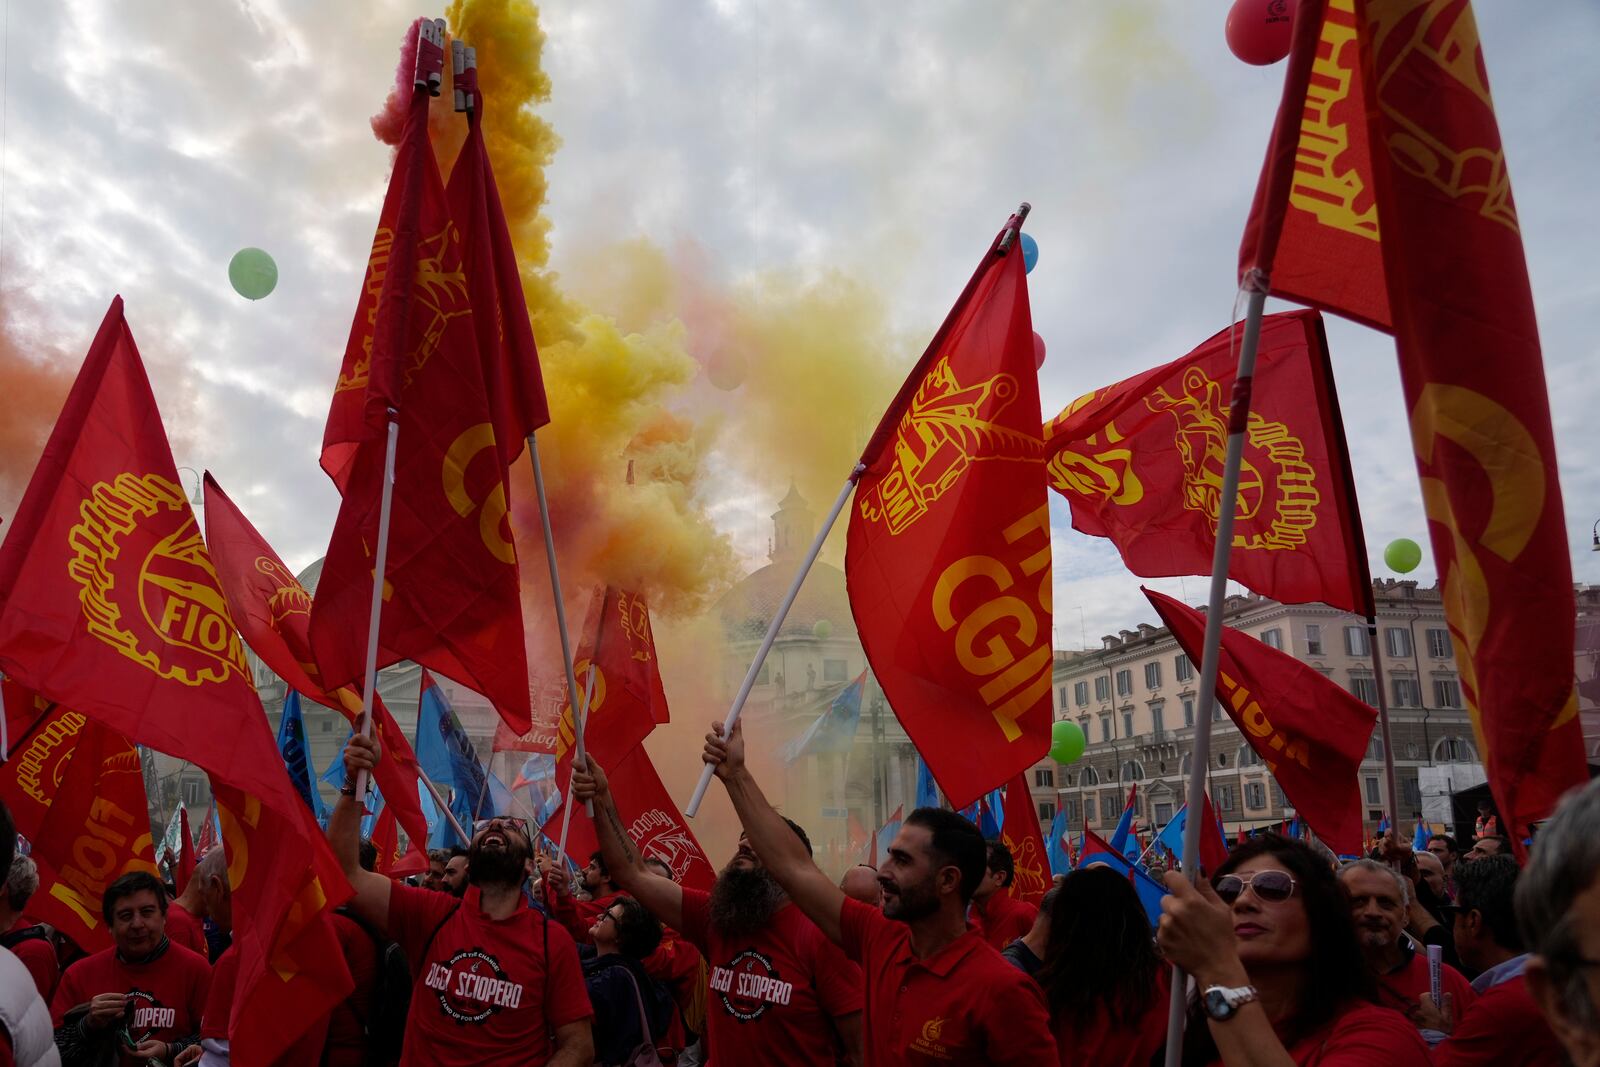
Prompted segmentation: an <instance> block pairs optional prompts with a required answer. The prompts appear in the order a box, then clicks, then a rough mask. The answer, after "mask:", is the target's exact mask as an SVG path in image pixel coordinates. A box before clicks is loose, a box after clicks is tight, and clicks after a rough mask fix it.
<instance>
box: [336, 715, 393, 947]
mask: <svg viewBox="0 0 1600 1067" xmlns="http://www.w3.org/2000/svg"><path fill="white" fill-rule="evenodd" d="M377 765H378V742H376V741H374V740H373V739H372V738H370V737H363V736H362V735H360V734H353V735H352V736H351V738H350V740H349V741H348V742H347V743H346V744H345V746H344V780H345V788H346V789H350V790H351V792H349V793H347V792H345V791H344V790H340V791H339V801H338V803H336V804H335V805H334V806H333V813H332V814H331V815H329V816H328V844H329V846H330V847H332V849H333V854H334V855H335V856H337V857H338V858H339V865H340V866H341V867H343V868H344V876H345V877H346V878H348V879H349V880H350V886H351V888H353V889H354V890H355V891H356V895H355V896H354V897H352V898H350V906H351V908H353V909H354V910H355V912H356V914H358V915H360V916H361V918H363V919H365V920H366V921H367V922H369V923H371V924H372V925H374V926H376V927H377V928H378V929H380V930H387V929H388V928H389V888H390V886H389V879H387V878H385V877H384V876H383V875H381V874H374V873H373V872H372V871H368V870H363V869H362V867H361V808H360V806H359V805H357V804H356V799H355V796H354V795H353V794H354V784H355V780H356V774H357V773H358V772H360V771H362V770H365V771H367V772H368V774H369V775H370V774H371V772H372V768H374V767H376V766H377Z"/></svg>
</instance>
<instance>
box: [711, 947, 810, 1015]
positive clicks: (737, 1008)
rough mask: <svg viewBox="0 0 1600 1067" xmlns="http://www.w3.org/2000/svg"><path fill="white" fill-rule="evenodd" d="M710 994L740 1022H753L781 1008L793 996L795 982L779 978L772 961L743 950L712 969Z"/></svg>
mask: <svg viewBox="0 0 1600 1067" xmlns="http://www.w3.org/2000/svg"><path fill="white" fill-rule="evenodd" d="M711 991H712V992H713V993H715V994H717V996H718V997H719V998H720V999H721V1000H722V1007H723V1009H724V1010H725V1011H726V1012H727V1013H728V1014H729V1015H731V1016H733V1017H734V1018H735V1019H738V1020H739V1021H740V1022H744V1023H749V1022H755V1021H756V1020H757V1019H759V1018H761V1017H762V1016H763V1015H765V1014H766V1013H767V1011H768V1010H769V1009H770V1008H771V1007H772V1006H773V1005H774V1004H777V1005H780V1006H781V1005H784V1004H787V1003H789V1001H790V1000H791V999H792V998H793V997H794V983H793V982H785V981H784V980H783V979H782V978H780V977H778V968H777V967H776V966H774V965H773V962H772V959H771V958H770V957H768V956H766V955H764V954H763V953H760V952H758V951H756V950H755V949H753V948H749V949H745V950H744V951H743V952H741V953H739V954H738V955H737V956H735V957H733V959H731V960H729V961H728V965H727V966H726V967H724V966H721V965H720V964H719V965H717V966H715V967H712V968H711Z"/></svg>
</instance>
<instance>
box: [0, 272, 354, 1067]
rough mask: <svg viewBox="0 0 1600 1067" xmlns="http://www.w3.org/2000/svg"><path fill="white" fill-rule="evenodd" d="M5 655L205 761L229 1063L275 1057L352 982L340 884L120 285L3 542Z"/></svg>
mask: <svg viewBox="0 0 1600 1067" xmlns="http://www.w3.org/2000/svg"><path fill="white" fill-rule="evenodd" d="M0 668H3V669H4V671H5V672H6V674H8V675H10V676H12V677H14V678H15V679H16V680H17V681H18V682H19V683H21V684H22V685H24V686H27V687H29V688H31V689H33V690H34V691H35V692H37V693H39V694H40V695H41V696H43V697H45V698H47V699H49V700H54V701H56V702H58V703H60V704H62V705H65V706H66V707H69V708H72V709H74V710H76V711H80V712H82V713H83V714H84V715H85V716H87V717H89V718H93V719H95V720H97V721H98V722H100V723H102V724H104V725H105V726H107V727H108V728H110V729H112V730H114V731H116V732H118V733H121V734H122V735H124V736H125V737H127V738H128V739H129V740H130V741H134V742H137V743H140V744H144V745H148V746H150V747H151V748H155V749H159V750H160V751H163V752H166V753H169V754H170V755H173V756H175V757H178V758H180V759H187V760H189V761H190V762H191V763H194V764H196V765H198V766H200V767H202V768H204V769H205V770H206V771H207V772H208V773H209V774H210V775H211V779H212V790H213V793H214V794H215V795H216V796H217V798H218V800H219V802H220V803H221V805H222V808H223V811H222V816H223V821H224V823H226V824H229V825H231V826H232V827H234V829H233V831H232V832H229V831H227V830H225V836H226V837H227V838H228V849H229V859H230V863H229V876H230V878H231V880H232V887H233V894H234V917H235V924H236V925H235V929H234V941H235V943H236V944H238V945H240V946H241V953H242V955H243V959H242V961H241V964H240V974H239V994H240V995H239V996H238V997H236V998H235V1000H234V1012H233V1018H232V1020H231V1023H230V1028H229V1032H230V1036H231V1040H232V1043H233V1048H234V1049H235V1050H236V1051H235V1059H236V1060H238V1061H239V1063H240V1067H256V1065H258V1064H264V1063H267V1062H270V1061H271V1060H272V1058H273V1057H275V1056H276V1055H278V1054H279V1053H280V1052H282V1051H283V1050H284V1049H285V1048H287V1047H288V1046H289V1045H290V1044H291V1043H292V1042H293V1041H294V1040H295V1039H296V1038H298V1037H299V1036H300V1034H301V1033H302V1032H303V1031H304V1030H305V1029H306V1027H307V1026H309V1025H310V1024H311V1022H312V1021H314V1020H316V1019H318V1018H319V1017H321V1016H322V1015H324V1014H325V1013H326V1012H327V1011H328V1010H329V1009H330V1008H331V1007H332V1006H333V1005H334V1004H335V1003H337V1002H338V1001H339V1000H341V999H343V998H344V997H345V995H346V994H347V993H348V992H349V990H350V988H351V981H350V975H349V972H348V970H347V969H346V968H345V967H344V965H343V956H342V954H341V953H340V952H339V948H338V943H337V939H336V938H335V937H334V934H333V931H332V929H331V927H330V925H329V924H328V922H327V919H326V914H325V911H326V908H328V907H330V906H332V905H335V904H338V903H340V902H341V901H343V900H344V899H345V898H346V897H348V895H349V893H350V889H349V885H348V883H346V882H345V880H344V876H343V874H342V872H341V871H340V868H339V865H338V863H337V861H335V859H334V857H333V854H332V853H331V852H330V851H329V850H328V847H327V843H326V842H325V841H324V840H323V837H322V834H321V833H320V832H319V830H318V827H317V825H316V822H315V820H314V819H312V817H311V813H310V811H309V810H308V809H307V808H306V806H305V804H304V802H303V801H301V799H300V797H299V795H298V794H297V793H296V792H295V791H294V787H293V785H292V784H291V783H290V781H289V777H288V773H287V772H286V771H285V769H284V765H283V760H282V759H281V758H280V757H279V756H278V752H277V746H276V744H275V743H274V740H273V736H272V732H271V731H270V730H269V729H268V726H267V719H266V715H265V713H263V711H262V710H261V702H260V700H259V699H258V698H257V697H256V694H255V690H254V688H253V687H252V685H251V680H250V671H249V667H248V665H247V663H246V662H245V656H244V647H243V645H242V644H241V643H240V640H239V636H238V634H237V633H236V632H235V631H234V628H233V623H232V620H231V619H230V618H229V617H228V611H227V605H226V603H225V601H224V599H223V596H222V593H221V591H220V590H219V589H218V588H217V583H216V575H215V572H214V571H213V569H212V566H211V560H210V556H209V554H208V553H207V552H206V548H205V544H204V542H202V540H201V539H200V534H199V528H198V526H197V525H196V523H195V520H194V515H193V513H192V512H191V511H190V508H189V502H188V498H187V494H186V493H185V492H184V491H183V488H182V486H181V485H180V484H179V482H178V473H177V471H176V469H175V468H174V467H173V463H172V452H171V450H170V448H169V447H168V444H167V439H166V433H165V431H163V429H162V427H161V418H160V415H159V413H158V412H157V410H156V406H155V398H154V397H153V396H152V395H151V393H150V384H149V382H148V380H147V379H146V377H145V373H144V367H143V365H142V364H141V363H140V360H139V354H138V350H137V348H136V347H135V345H134V342H133V335H132V333H131V332H130V331H129V330H128V326H127V323H126V322H125V321H124V319H123V312H122V300H121V298H120V297H119V298H117V299H116V300H114V301H113V302H112V305H111V309H110V311H109V312H108V313H107V315H106V318H105V321H104V322H103V323H102V324H101V327H100V331H99V334H98V335H97V336H96V338H95V341H94V344H93V346H92V347H91V348H90V350H89V354H88V356H87V357H86V358H85V360H84V365H83V369H82V370H81V371H80V372H79V374H78V378H77V381H76V382H75V383H74V385H73V387H72V390H71V392H70V393H69V394H68V396H67V401H66V404H65V406H64V407H63V409H62V413H61V416H60V418H59V419H58V420H57V422H56V426H55V429H54V430H53V431H52V433H51V435H50V440H49V442H48V443H47V444H46V445H45V449H44V455H43V456H42V457H41V459H40V461H39V466H38V468H37V469H36V470H35V471H34V474H33V478H32V480H31V481H30V482H29V484H28V489H27V492H26V493H25V494H24V496H23V499H22V503H21V505H20V506H19V507H18V509H17V515H16V518H15V521H14V522H13V523H12V525H11V526H10V529H9V532H8V534H7V537H6V539H5V542H4V544H3V545H0ZM224 783H225V784H224Z"/></svg>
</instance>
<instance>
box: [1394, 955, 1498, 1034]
mask: <svg viewBox="0 0 1600 1067" xmlns="http://www.w3.org/2000/svg"><path fill="white" fill-rule="evenodd" d="M1431 992H1433V985H1432V983H1431V982H1430V981H1429V980H1428V960H1427V957H1425V956H1424V955H1423V954H1422V953H1420V952H1413V953H1412V954H1411V958H1410V959H1409V960H1407V961H1406V965H1405V966H1404V967H1402V968H1400V969H1399V970H1398V971H1395V972H1394V973H1393V974H1386V975H1383V976H1382V977H1380V978H1379V979H1378V1003H1380V1004H1382V1005H1383V1006H1384V1007H1386V1008H1393V1009H1394V1010H1395V1011H1397V1012H1399V1013H1400V1014H1401V1015H1404V1016H1405V1017H1406V1018H1408V1019H1411V1020H1412V1021H1413V1022H1415V1021H1416V1019H1415V1018H1414V1013H1415V1012H1416V1010H1417V1002H1418V1001H1419V1000H1420V999H1421V998H1422V994H1424V993H1431ZM1439 992H1440V993H1441V994H1444V993H1453V994H1455V1015H1456V1020H1457V1022H1459V1021H1460V1020H1461V1019H1463V1018H1464V1017H1465V1016H1466V1013H1467V1009H1468V1008H1470V1007H1471V1006H1472V1002H1473V1001H1475V1000H1477V999H1478V994H1477V993H1476V992H1475V991H1474V990H1473V988H1472V983H1471V982H1469V981H1467V977H1466V975H1464V974H1462V973H1461V972H1460V971H1458V970H1456V969H1455V968H1454V967H1452V966H1450V965H1449V964H1448V963H1442V964H1440V965H1439Z"/></svg>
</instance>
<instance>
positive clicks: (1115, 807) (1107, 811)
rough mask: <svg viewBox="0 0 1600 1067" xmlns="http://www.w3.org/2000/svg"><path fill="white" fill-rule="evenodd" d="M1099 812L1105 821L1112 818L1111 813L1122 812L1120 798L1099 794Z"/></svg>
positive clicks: (1113, 794) (1112, 794) (1115, 795)
mask: <svg viewBox="0 0 1600 1067" xmlns="http://www.w3.org/2000/svg"><path fill="white" fill-rule="evenodd" d="M1100 811H1101V813H1102V814H1103V816H1104V817H1105V818H1106V819H1108V820H1109V819H1111V818H1113V816H1112V814H1111V813H1112V812H1114V811H1115V812H1121V811H1122V798H1121V797H1119V796H1117V794H1115V793H1101V794H1100Z"/></svg>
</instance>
